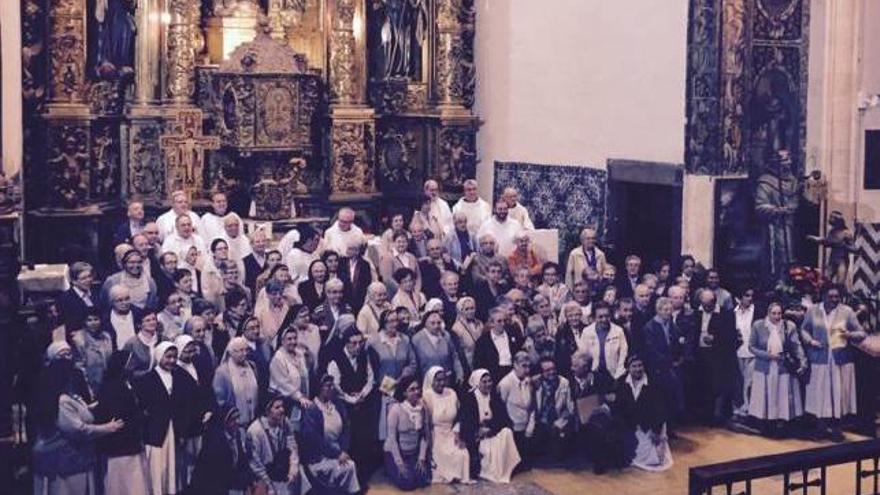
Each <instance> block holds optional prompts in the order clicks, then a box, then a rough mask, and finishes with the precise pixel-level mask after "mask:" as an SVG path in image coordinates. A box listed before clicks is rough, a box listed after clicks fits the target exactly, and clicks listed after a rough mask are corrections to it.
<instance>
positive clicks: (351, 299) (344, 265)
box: [339, 235, 378, 311]
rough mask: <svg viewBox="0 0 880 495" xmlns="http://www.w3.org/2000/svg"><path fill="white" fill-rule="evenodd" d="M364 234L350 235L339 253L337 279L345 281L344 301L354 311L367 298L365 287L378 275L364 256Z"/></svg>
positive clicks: (358, 308) (359, 307)
mask: <svg viewBox="0 0 880 495" xmlns="http://www.w3.org/2000/svg"><path fill="white" fill-rule="evenodd" d="M365 245H366V241H365V240H364V236H363V235H360V236H351V237H350V238H349V239H347V246H346V248H345V250H344V251H342V252H341V253H339V254H340V255H341V256H342V258H341V259H340V260H339V279H340V280H342V281H343V282H344V283H345V289H346V294H345V302H347V303H348V304H349V305H351V307H352V308H353V309H354V311H360V309H361V307H362V306H363V305H364V300H365V299H366V298H367V288H368V287H369V286H370V284H371V283H373V282H374V281H375V280H376V279H377V278H378V277H377V276H376V274H375V268H373V266H372V265H371V264H370V262H369V261H367V260H366V259H365V258H364V251H365V249H364V247H365Z"/></svg>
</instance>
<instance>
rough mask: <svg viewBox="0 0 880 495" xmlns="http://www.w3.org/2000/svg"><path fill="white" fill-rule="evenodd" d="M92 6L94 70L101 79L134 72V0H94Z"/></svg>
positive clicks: (135, 29) (92, 67)
mask: <svg viewBox="0 0 880 495" xmlns="http://www.w3.org/2000/svg"><path fill="white" fill-rule="evenodd" d="M91 3H92V5H93V7H92V9H91V10H90V12H91V16H90V24H91V25H92V29H91V33H94V36H93V39H94V42H93V44H92V46H91V50H90V51H91V55H92V65H91V70H93V71H94V72H93V74H94V75H96V76H97V77H99V78H102V79H114V78H117V77H129V76H131V75H133V74H134V69H133V68H132V67H133V66H134V40H135V36H136V31H137V28H136V27H135V23H134V11H135V8H136V5H135V0H93V1H92V2H91Z"/></svg>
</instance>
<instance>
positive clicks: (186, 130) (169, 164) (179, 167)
mask: <svg viewBox="0 0 880 495" xmlns="http://www.w3.org/2000/svg"><path fill="white" fill-rule="evenodd" d="M159 146H160V147H161V148H162V151H163V153H164V156H165V177H166V189H165V190H166V191H176V190H179V189H183V190H185V191H187V192H188V193H190V195H191V197H198V196H200V195H201V192H202V189H203V184H204V169H205V150H216V149H220V138H219V137H217V136H203V135H202V111H201V110H198V109H186V110H180V111H179V112H178V113H177V122H176V123H175V124H174V125H173V126H172V130H171V133H170V134H166V135H163V136H162V137H161V138H159Z"/></svg>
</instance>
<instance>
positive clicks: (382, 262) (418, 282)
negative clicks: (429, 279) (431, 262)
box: [379, 232, 422, 292]
mask: <svg viewBox="0 0 880 495" xmlns="http://www.w3.org/2000/svg"><path fill="white" fill-rule="evenodd" d="M408 247H409V235H408V234H407V233H406V232H402V233H398V234H395V235H394V243H393V244H392V246H391V249H389V250H387V251H385V252H383V253H382V255H381V256H380V258H379V275H380V276H381V277H382V281H384V282H385V285H386V286H387V287H388V290H389V291H391V292H394V291H396V290H397V282H395V280H394V273H395V272H396V271H397V270H400V269H401V268H409V269H410V270H412V271H413V273H415V290H416V291H417V292H419V291H421V290H422V272H421V271H420V270H419V260H418V259H416V257H415V255H414V254H412V253H410V252H408V251H407V248H408Z"/></svg>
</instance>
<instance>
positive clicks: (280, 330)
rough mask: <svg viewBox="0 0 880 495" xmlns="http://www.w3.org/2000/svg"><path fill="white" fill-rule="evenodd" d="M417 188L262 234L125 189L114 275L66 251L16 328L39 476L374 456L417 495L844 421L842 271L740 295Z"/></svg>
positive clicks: (344, 477) (324, 469)
mask: <svg viewBox="0 0 880 495" xmlns="http://www.w3.org/2000/svg"><path fill="white" fill-rule="evenodd" d="M424 193H425V194H424V198H423V200H422V202H421V203H420V205H419V208H418V209H416V210H415V211H414V212H411V214H409V213H401V214H392V215H390V218H389V219H388V228H387V230H385V231H384V232H382V233H381V234H380V235H376V236H367V235H366V234H364V232H363V231H362V230H361V228H360V227H359V226H358V225H356V223H358V222H357V221H356V220H357V219H356V215H355V212H354V211H353V210H351V209H349V208H342V209H341V210H340V211H339V213H338V215H337V217H336V219H335V221H334V222H333V223H332V225H330V226H329V228H327V229H326V230H324V231H323V232H322V231H321V230H320V229H319V227H318V226H314V225H301V226H299V227H298V228H297V229H296V230H294V231H291V232H289V233H287V234H285V235H284V236H283V237H282V238H280V239H279V241H278V242H277V243H276V242H274V240H273V239H272V238H271V237H272V236H271V235H270V234H269V233H267V231H266V230H264V229H262V228H256V229H254V230H253V231H252V232H251V233H250V234H246V233H245V226H244V224H243V222H242V220H241V218H239V217H238V215H236V214H235V213H228V212H227V211H226V210H227V204H226V197H225V196H224V195H223V194H222V193H216V194H214V195H213V197H212V198H211V199H212V211H211V212H208V213H205V214H204V215H202V216H201V217H200V216H199V215H197V214H195V213H194V212H193V211H192V210H191V209H190V205H189V200H188V198H187V196H186V195H185V194H184V193H182V192H176V193H174V194H173V195H172V197H171V202H172V209H171V210H170V211H168V212H166V213H165V214H163V215H161V216H160V217H158V219H157V220H156V221H155V222H147V221H145V220H144V208H143V204H142V203H139V202H137V201H133V202H131V203H130V205H129V208H128V219H127V221H126V222H125V223H124V224H123V225H121V226H120V227H119V229H118V231H117V233H116V237H117V242H118V245H117V248H116V249H115V255H116V259H115V261H116V265H117V266H118V271H117V272H116V273H112V274H109V275H107V276H106V277H104V281H103V283H100V284H99V283H98V282H97V280H96V278H97V275H98V274H97V273H96V270H95V269H94V268H93V267H92V266H90V265H89V264H87V263H83V262H77V263H73V264H72V265H71V266H70V271H69V279H70V285H71V287H70V289H69V290H68V291H66V292H64V293H62V294H61V295H60V296H59V297H58V298H57V300H56V301H55V302H53V303H50V304H48V305H47V306H46V307H45V309H44V311H43V313H42V314H41V318H40V320H39V322H37V323H36V324H35V325H34V328H31V329H29V331H28V333H27V334H25V336H24V337H23V341H22V352H21V358H20V359H21V363H20V366H19V371H18V381H19V384H20V385H21V387H22V388H21V389H22V390H24V391H25V392H26V393H25V394H24V395H25V401H26V403H27V406H28V407H27V409H28V411H29V414H28V434H29V435H30V436H31V438H32V442H33V462H32V469H33V475H34V486H35V493H48V494H76V495H81V494H90V493H103V494H106V495H113V494H123V493H124V494H134V495H137V494H152V495H165V494H183V493H194V494H220V493H230V494H232V493H236V494H237V493H257V494H275V495H280V494H300V493H307V492H313V493H358V492H362V491H365V490H366V489H367V486H368V483H369V481H370V479H371V477H372V475H373V474H374V473H375V472H376V471H377V470H379V469H380V468H383V467H384V473H385V476H386V477H387V479H389V480H390V481H391V482H392V483H394V484H395V485H396V486H397V487H398V488H400V489H401V490H412V489H416V488H419V487H423V486H427V485H428V484H430V483H464V484H469V483H474V482H476V480H478V479H483V480H487V481H489V482H496V483H507V482H509V481H510V479H511V477H512V476H513V475H514V474H515V473H517V472H519V471H521V470H525V469H530V468H532V467H533V466H540V465H543V464H545V463H557V462H562V461H563V460H566V459H570V458H573V457H579V456H583V457H585V458H586V459H587V460H588V461H589V462H590V463H591V464H592V466H593V469H594V470H595V471H596V472H597V473H602V472H604V471H606V470H608V469H618V468H623V467H626V466H629V465H633V466H636V467H638V468H641V469H646V470H651V471H660V470H664V469H668V468H669V467H670V466H671V465H672V462H673V459H672V453H671V451H670V448H669V441H668V440H669V438H670V436H671V435H673V434H674V429H675V428H676V427H678V426H680V425H682V424H684V423H687V422H691V421H701V422H706V423H711V424H725V423H727V422H729V421H730V419H731V417H733V416H739V417H740V419H742V420H743V421H745V420H744V419H743V418H747V417H748V418H750V419H749V420H748V421H750V422H755V423H756V424H757V426H758V427H759V428H762V429H763V430H764V431H766V432H767V433H779V432H783V431H785V428H786V425H787V424H788V423H789V422H790V421H792V420H795V419H797V418H799V417H801V416H802V415H803V413H804V412H806V413H809V415H811V417H812V418H815V419H816V421H815V423H814V424H815V429H814V434H816V435H817V436H822V437H828V438H831V439H833V440H838V439H840V436H841V434H840V429H839V420H840V419H841V418H843V417H844V416H846V415H849V414H853V413H855V412H856V410H857V396H856V377H855V371H854V364H853V363H854V358H855V355H856V353H857V352H861V351H857V349H861V350H862V351H864V352H866V353H877V352H880V343H878V342H875V341H874V340H873V337H872V336H869V335H868V332H867V331H868V330H869V328H866V327H867V319H865V318H864V317H863V313H864V312H863V311H861V310H859V308H857V309H856V310H854V309H852V308H850V307H849V306H847V305H846V304H844V303H843V299H844V298H845V297H846V293H845V292H844V290H843V289H842V288H841V287H838V286H832V285H827V286H825V287H824V288H823V290H822V293H821V297H820V295H818V294H817V295H816V298H817V300H816V302H812V301H811V300H807V301H806V302H805V303H804V304H803V305H800V306H798V308H799V310H793V308H790V307H783V306H782V304H781V303H779V302H776V301H773V300H766V301H764V300H763V298H762V297H757V296H758V294H756V293H755V291H754V290H752V289H749V290H745V291H743V292H742V293H741V294H739V295H738V297H736V298H734V297H733V296H732V295H731V293H730V292H728V291H727V290H725V289H724V288H722V287H721V280H720V277H719V274H718V273H717V272H716V271H714V270H711V269H710V270H704V269H701V267H699V266H698V265H697V264H696V263H695V261H694V259H693V258H691V257H688V256H685V257H683V259H682V260H681V263H680V264H677V266H675V267H673V265H672V264H670V263H668V262H660V263H658V264H657V265H656V266H655V267H654V269H653V270H644V267H643V266H642V262H641V260H640V259H639V258H638V257H637V256H634V255H631V256H627V257H626V258H625V260H624V261H623V263H622V269H621V270H617V269H616V267H615V266H614V265H612V264H611V263H610V261H609V259H607V257H606V254H605V253H604V252H603V251H602V250H601V249H600V247H599V246H598V242H597V241H598V239H597V233H596V231H595V230H593V229H592V228H584V229H583V231H582V232H581V236H580V241H581V245H580V246H578V247H576V248H575V249H573V250H572V251H571V253H570V254H569V256H568V259H567V262H566V263H565V264H564V265H560V264H557V263H553V262H547V261H545V260H544V259H543V255H542V254H540V253H539V250H537V249H536V248H535V247H534V246H533V245H532V241H531V239H532V237H531V235H530V231H531V230H532V229H533V228H534V226H533V225H532V222H531V219H530V216H529V213H528V211H527V210H526V208H525V207H523V205H522V204H520V203H519V198H518V194H517V192H516V191H515V190H513V189H508V190H505V191H504V194H503V195H502V197H501V198H499V199H498V200H497V201H496V202H495V204H494V205H492V206H490V205H489V204H488V203H487V202H486V201H484V200H483V199H481V198H479V197H478V196H477V184H476V182H475V181H472V180H471V181H467V182H466V183H465V185H464V197H462V198H461V199H460V200H459V201H458V202H457V203H456V204H455V206H454V207H452V208H450V206H449V205H448V204H447V203H446V202H445V201H444V200H443V199H442V198H441V197H440V195H439V188H438V186H437V184H436V182H434V181H428V182H426V183H425V187H424ZM377 234H379V232H377ZM759 299H761V300H760V301H759ZM37 490H38V491H37Z"/></svg>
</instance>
